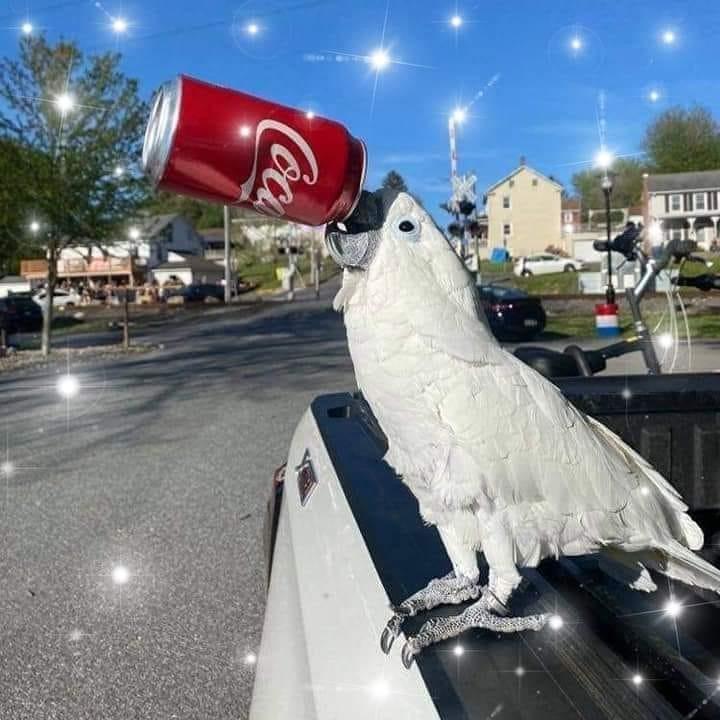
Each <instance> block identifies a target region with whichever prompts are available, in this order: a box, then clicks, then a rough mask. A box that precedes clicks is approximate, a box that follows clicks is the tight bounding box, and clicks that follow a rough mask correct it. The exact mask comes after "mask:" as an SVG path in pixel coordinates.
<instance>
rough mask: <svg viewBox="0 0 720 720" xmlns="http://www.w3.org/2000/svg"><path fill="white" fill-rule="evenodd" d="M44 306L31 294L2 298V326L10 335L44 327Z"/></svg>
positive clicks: (0, 321) (0, 306)
mask: <svg viewBox="0 0 720 720" xmlns="http://www.w3.org/2000/svg"><path fill="white" fill-rule="evenodd" d="M42 322H43V316H42V308H41V307H40V306H39V305H38V304H37V303H36V302H34V301H33V299H32V298H31V297H30V296H29V295H8V296H7V297H4V298H0V328H3V329H4V330H5V332H6V333H7V334H8V335H12V334H13V333H17V332H35V331H37V330H40V328H42Z"/></svg>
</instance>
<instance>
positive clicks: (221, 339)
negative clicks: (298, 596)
mask: <svg viewBox="0 0 720 720" xmlns="http://www.w3.org/2000/svg"><path fill="white" fill-rule="evenodd" d="M334 289H335V288H334V287H330V288H327V289H324V290H323V297H322V299H321V301H319V302H316V301H314V300H307V301H305V300H301V301H299V302H297V303H295V304H294V305H292V306H288V305H275V306H270V307H269V308H268V309H266V310H264V311H263V312H261V314H259V315H254V316H252V317H244V316H242V315H238V314H235V313H225V314H218V315H216V316H214V317H212V318H211V319H206V320H205V321H204V322H198V323H190V324H187V325H182V326H177V327H171V328H168V329H167V330H165V331H161V332H158V333H156V334H155V336H154V337H153V340H154V341H155V342H161V343H163V344H164V346H165V347H164V349H163V350H161V351H157V352H152V353H149V354H144V355H141V356H136V357H133V358H128V359H127V360H121V361H117V362H113V363H111V364H103V365H92V366H83V367H80V368H78V369H77V373H76V374H77V377H78V379H79V382H80V391H79V393H78V395H77V396H76V397H74V398H72V399H70V400H68V401H65V400H64V399H62V398H61V397H60V396H59V395H58V394H57V392H56V382H57V377H58V373H59V372H63V371H62V370H56V371H52V372H49V371H44V372H28V373H23V374H14V375H2V376H0V397H1V398H2V409H3V414H2V421H1V422H0V441H1V442H2V448H3V450H6V452H5V453H4V455H5V457H4V458H3V459H4V461H5V462H6V463H9V464H8V465H6V466H5V470H6V471H8V470H9V472H4V473H0V481H1V483H2V485H0V587H1V588H2V592H0V617H2V620H3V622H2V630H0V667H2V668H3V672H2V673H0V698H2V700H1V701H0V717H3V718H5V717H7V718H13V720H16V719H17V720H20V719H22V720H25V719H26V718H28V719H30V718H33V719H34V718H37V719H38V720H39V719H40V718H42V720H48V719H49V718H68V719H70V718H72V719H73V720H78V719H81V718H88V719H90V718H92V719H93V720H96V719H97V718H103V719H104V720H105V719H110V718H117V719H118V720H120V719H122V720H127V719H128V718H143V719H144V718H153V719H154V718H202V719H203V720H206V719H207V718H213V719H224V718H228V719H230V718H233V719H237V718H243V717H246V716H247V711H248V707H249V699H250V692H251V688H252V679H253V667H252V665H248V664H246V662H245V660H246V656H247V654H248V653H252V652H255V651H256V650H257V648H258V645H259V639H260V631H261V623H262V615H263V598H264V569H263V567H262V553H261V527H262V520H263V513H264V502H265V499H266V493H267V489H268V487H269V483H270V479H271V476H272V472H273V470H274V468H275V467H276V466H277V465H279V464H280V463H281V462H283V460H284V455H285V453H286V452H287V447H288V445H289V441H290V436H291V433H292V431H293V429H294V426H295V424H296V423H297V421H298V419H299V417H300V415H301V414H302V413H303V411H304V410H305V408H306V407H307V405H308V404H309V402H310V400H311V399H312V398H313V397H314V396H315V395H317V394H319V393H322V392H328V391H331V392H334V391H340V390H347V389H348V388H350V387H352V386H353V382H354V381H353V374H352V367H351V364H350V360H349V358H348V355H347V351H346V346H345V336H344V330H343V327H342V323H341V320H340V318H339V316H337V315H336V314H335V313H334V312H333V311H332V310H331V309H330V308H329V304H330V303H329V298H330V295H331V294H332V292H333V291H334ZM70 372H71V373H72V372H73V368H72V367H71V368H70ZM2 486H4V487H2Z"/></svg>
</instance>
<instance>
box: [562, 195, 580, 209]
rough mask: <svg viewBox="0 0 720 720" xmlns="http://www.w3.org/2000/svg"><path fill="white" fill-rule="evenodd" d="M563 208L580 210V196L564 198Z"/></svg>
mask: <svg viewBox="0 0 720 720" xmlns="http://www.w3.org/2000/svg"><path fill="white" fill-rule="evenodd" d="M562 209H563V210H580V209H581V207H580V198H568V197H565V198H563V199H562Z"/></svg>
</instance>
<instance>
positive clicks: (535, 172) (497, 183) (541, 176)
mask: <svg viewBox="0 0 720 720" xmlns="http://www.w3.org/2000/svg"><path fill="white" fill-rule="evenodd" d="M523 170H528V171H529V172H531V173H533V175H537V176H538V177H539V178H540V179H541V180H545V182H549V183H550V184H551V185H555V186H556V187H557V188H559V189H560V190H562V188H563V186H562V185H561V184H560V183H559V182H557V181H556V180H551V179H550V178H549V177H548V176H547V175H543V174H542V173H541V172H538V171H537V170H535V168H531V167H530V166H529V165H518V167H516V168H515V169H514V170H513V171H512V172H511V173H510V174H509V175H506V176H505V177H504V178H502V179H500V180H498V181H497V182H496V183H495V184H494V185H491V186H490V187H489V188H488V189H487V190H486V191H485V192H487V193H491V192H492V191H493V190H494V189H495V188H497V187H499V186H500V185H502V184H503V183H504V182H507V181H508V180H510V179H511V178H513V177H515V175H517V174H518V173H519V172H521V171H523Z"/></svg>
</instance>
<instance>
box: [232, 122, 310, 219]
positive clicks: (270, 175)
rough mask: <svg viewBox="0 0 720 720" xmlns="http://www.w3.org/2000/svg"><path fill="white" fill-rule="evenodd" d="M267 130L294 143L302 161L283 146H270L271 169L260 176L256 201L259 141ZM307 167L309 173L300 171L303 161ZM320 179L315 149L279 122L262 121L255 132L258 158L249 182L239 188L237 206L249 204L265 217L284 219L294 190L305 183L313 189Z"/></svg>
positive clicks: (254, 159)
mask: <svg viewBox="0 0 720 720" xmlns="http://www.w3.org/2000/svg"><path fill="white" fill-rule="evenodd" d="M266 130H275V131H277V132H279V133H281V134H282V135H284V136H285V137H286V138H287V139H288V140H291V141H292V144H293V145H294V146H295V152H297V151H298V150H299V151H300V157H299V158H298V156H297V155H296V154H295V153H294V152H293V151H292V149H290V148H288V147H287V146H286V145H283V144H282V143H280V142H273V143H272V145H270V152H269V157H270V160H271V162H272V164H271V165H270V167H267V168H265V169H264V170H262V172H261V173H260V181H259V187H258V188H257V190H256V191H255V198H254V199H253V198H251V197H250V196H251V194H252V192H253V189H254V188H255V181H256V178H257V173H258V154H259V151H260V138H261V137H262V134H263V133H264V132H265V131H266ZM303 159H304V160H305V162H306V163H307V165H308V172H307V173H303V172H302V170H301V169H300V163H301V162H302V160H303ZM317 179H318V164H317V159H316V158H315V153H313V151H312V148H311V147H310V145H308V143H307V142H306V140H305V139H304V138H303V137H302V135H300V133H298V132H296V131H295V130H293V129H292V128H291V127H288V126H287V125H285V124H284V123H281V122H277V120H261V121H260V122H259V123H258V126H257V129H256V130H255V154H254V157H253V166H252V170H251V171H250V175H249V176H248V179H247V180H245V182H244V183H242V185H241V186H240V198H239V199H238V202H247V201H250V202H252V204H253V207H254V208H255V209H256V210H257V211H258V212H261V213H265V214H266V215H273V216H275V217H281V216H282V215H284V214H285V208H284V207H283V206H284V205H289V204H290V203H291V202H292V201H293V198H294V193H293V190H292V186H293V185H294V184H295V183H297V182H298V181H300V180H302V181H303V182H304V183H306V184H307V185H314V184H315V183H316V182H317Z"/></svg>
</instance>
